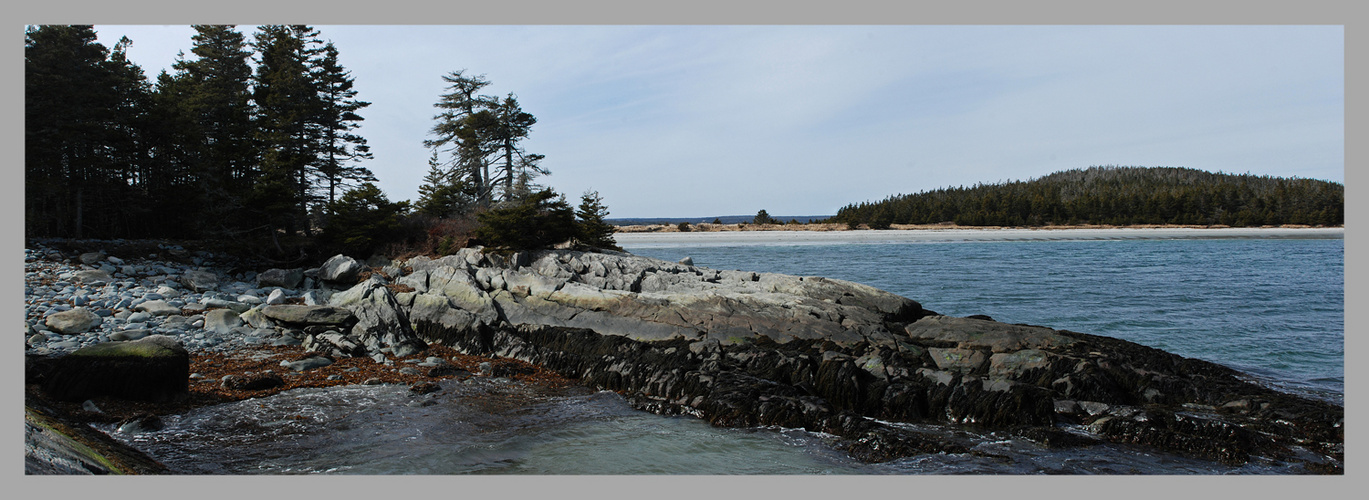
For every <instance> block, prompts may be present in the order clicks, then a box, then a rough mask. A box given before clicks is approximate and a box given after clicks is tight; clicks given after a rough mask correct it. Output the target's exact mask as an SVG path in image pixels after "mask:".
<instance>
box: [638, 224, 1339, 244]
mask: <svg viewBox="0 0 1369 500" xmlns="http://www.w3.org/2000/svg"><path fill="white" fill-rule="evenodd" d="M613 237H614V239H615V240H617V241H618V244H619V245H620V246H624V247H643V246H677V245H695V246H735V245H773V244H785V245H789V244H793V245H821V244H833V243H904V242H907V243H917V242H954V241H1073V240H1135V239H1201V238H1329V239H1340V238H1344V237H1345V228H1343V227H1327V228H1283V227H1268V228H1236V227H1229V228H1211V229H1197V228H1090V229H1021V228H1008V229H965V228H956V229H917V230H899V229H887V230H861V231H715V232H702V231H700V232H650V233H648V232H633V233H621V232H620V233H616V234H614V235H613Z"/></svg>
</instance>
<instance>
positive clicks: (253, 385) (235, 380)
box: [219, 371, 285, 391]
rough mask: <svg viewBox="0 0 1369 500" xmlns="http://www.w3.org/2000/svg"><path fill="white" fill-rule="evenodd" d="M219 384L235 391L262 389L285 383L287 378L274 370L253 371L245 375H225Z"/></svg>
mask: <svg viewBox="0 0 1369 500" xmlns="http://www.w3.org/2000/svg"><path fill="white" fill-rule="evenodd" d="M219 385H221V386H223V388H225V389H232V390H235V391H261V390H266V389H272V388H276V387H280V386H282V385H285V379H282V378H281V377H280V375H277V374H275V373H273V372H269V371H268V372H262V373H252V374H244V375H227V376H224V377H223V380H222V381H220V383H219Z"/></svg>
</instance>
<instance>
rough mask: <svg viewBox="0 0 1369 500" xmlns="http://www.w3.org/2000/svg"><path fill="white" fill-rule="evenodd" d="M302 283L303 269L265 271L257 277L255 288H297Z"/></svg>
mask: <svg viewBox="0 0 1369 500" xmlns="http://www.w3.org/2000/svg"><path fill="white" fill-rule="evenodd" d="M303 282H304V270H303V269H267V270H265V271H262V273H261V274H258V275H257V288H270V287H273V286H278V287H281V288H291V289H293V288H298V287H299V285H300V283H303Z"/></svg>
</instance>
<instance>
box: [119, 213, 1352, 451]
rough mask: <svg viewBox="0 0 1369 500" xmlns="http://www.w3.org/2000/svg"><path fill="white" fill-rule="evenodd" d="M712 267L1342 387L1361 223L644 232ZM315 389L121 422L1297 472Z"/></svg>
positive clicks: (478, 399)
mask: <svg viewBox="0 0 1369 500" xmlns="http://www.w3.org/2000/svg"><path fill="white" fill-rule="evenodd" d="M628 249H629V250H630V251H632V252H633V253H635V254H638V255H646V256H651V257H657V258H661V259H667V260H671V261H674V260H678V259H680V258H683V257H686V256H688V257H691V258H693V259H694V262H695V264H696V265H700V266H705V267H712V268H717V269H744V270H754V271H766V272H780V273H787V274H797V275H809V276H827V277H832V278H839V279H846V280H851V281H856V282H861V283H866V284H869V285H872V286H876V287H879V288H883V289H886V290H889V291H893V292H895V293H898V294H900V295H904V296H906V297H909V298H912V299H914V300H917V301H919V302H921V303H922V304H923V306H924V307H926V308H928V309H931V310H934V311H937V312H939V313H942V314H949V315H956V316H964V315H970V314H987V315H990V316H993V317H994V318H995V319H998V320H1000V321H1009V322H1015V323H1031V324H1038V325H1044V326H1050V327H1054V328H1064V329H1070V330H1075V331H1080V332H1085V333H1093V334H1101V335H1108V336H1113V337H1119V338H1124V339H1127V340H1131V341H1134V342H1138V343H1141V344H1145V345H1149V346H1153V347H1157V348H1161V349H1165V350H1168V351H1171V352H1175V353H1178V354H1181V355H1184V356H1189V357H1196V358H1201V359H1207V360H1210V361H1215V362H1218V363H1223V364H1226V365H1228V366H1232V367H1235V368H1237V369H1240V370H1243V371H1246V372H1248V373H1250V374H1251V375H1252V377H1254V378H1257V379H1258V380H1260V381H1261V382H1263V383H1268V384H1271V385H1277V386H1279V387H1282V388H1285V389H1287V390H1293V391H1298V392H1302V393H1304V394H1308V395H1311V396H1314V397H1320V398H1324V399H1328V400H1333V401H1337V402H1339V401H1340V400H1341V399H1342V398H1343V392H1344V390H1343V387H1344V375H1343V367H1344V361H1343V358H1344V348H1343V338H1344V334H1343V332H1344V326H1343V325H1344V299H1343V281H1344V278H1343V276H1344V271H1343V263H1344V257H1343V241H1342V240H1339V239H1331V240H1327V239H1318V240H1297V239H1242V240H1193V239H1186V240H1125V241H1039V242H1038V241H1031V242H954V243H951V242H944V243H930V242H928V243H895V244H891V243H863V244H821V245H819V244H795V245H743V246H736V245H732V246H728V245H714V246H697V245H696V246H678V245H666V244H652V245H640V246H636V247H634V246H631V245H628ZM442 387H443V390H442V391H440V392H438V393H435V394H433V395H428V396H413V395H411V394H409V393H408V391H407V388H405V387H402V386H356V387H341V388H331V389H305V390H296V391H290V392H286V393H282V394H279V395H276V396H272V397H269V398H262V399H259V400H248V401H242V402H237V403H231V404H226V405H220V406H216V407H210V408H202V409H199V410H196V411H193V412H190V413H187V414H185V415H177V416H171V417H169V418H167V419H166V423H167V426H166V428H165V429H163V430H161V431H157V432H151V433H143V434H124V433H121V432H118V431H116V430H114V429H112V428H110V429H106V430H107V431H109V432H110V433H111V434H112V435H114V436H116V437H119V438H121V439H124V440H125V441H127V442H130V443H132V444H134V445H135V446H137V447H139V448H141V449H143V450H145V451H147V452H148V453H149V454H151V455H152V456H154V457H155V458H157V459H159V460H161V461H163V462H164V463H166V464H167V465H169V466H171V467H173V469H176V470H179V471H182V472H189V473H198V474H1137V473H1141V474H1232V473H1234V474H1280V473H1288V472H1290V471H1291V469H1289V466H1287V465H1284V464H1277V463H1271V462H1269V461H1266V460H1262V459H1257V460H1254V461H1252V462H1251V463H1249V464H1247V465H1244V466H1241V467H1229V466H1223V465H1220V464H1216V463H1212V462H1206V461H1201V460H1192V459H1186V458H1183V457H1177V456H1171V455H1166V454H1162V453H1156V452H1154V451H1152V450H1147V449H1140V448H1133V447H1128V446H1121V445H1100V446H1093V447H1088V448H1081V449H1074V450H1047V449H1044V448H1042V447H1040V446H1037V445H1035V444H1033V443H1030V442H1026V441H1022V440H1018V439H1013V438H1011V437H1009V436H1004V435H997V434H995V433H989V432H983V431H981V430H976V429H973V428H966V427H950V426H927V425H910V426H908V427H909V428H910V429H911V430H914V431H919V432H930V433H936V434H939V435H942V436H946V437H950V438H952V439H954V440H957V441H959V442H961V443H962V444H965V445H966V446H969V447H971V448H972V449H975V450H977V451H982V452H987V453H988V454H991V455H997V456H1007V457H1009V459H1008V460H1003V459H997V458H985V457H984V456H976V455H973V454H965V455H948V454H934V455H923V456H916V457H908V458H905V459H901V460H896V461H892V462H888V463H883V464H862V463H859V462H856V461H854V460H851V459H850V458H849V457H847V456H846V455H845V454H844V453H842V452H841V451H839V450H836V449H834V448H833V447H832V438H831V436H826V435H822V434H815V433H810V432H806V431H802V430H795V429H780V428H755V429H720V428H714V427H711V426H709V425H707V424H705V423H704V422H702V421H699V420H697V419H694V418H692V417H662V416H658V415H652V414H648V413H644V412H639V411H635V410H632V409H631V408H630V407H629V406H628V405H627V403H626V402H625V401H623V400H622V398H621V397H619V396H618V395H616V394H613V393H608V392H593V391H590V390H588V389H583V388H581V389H573V390H569V391H565V392H558V393H552V394H549V393H546V392H543V391H538V390H536V389H534V388H529V387H524V386H521V385H519V384H518V383H516V382H511V381H507V380H502V379H494V380H490V379H472V380H470V381H468V382H465V383H461V382H456V381H452V380H449V381H444V382H443V383H442Z"/></svg>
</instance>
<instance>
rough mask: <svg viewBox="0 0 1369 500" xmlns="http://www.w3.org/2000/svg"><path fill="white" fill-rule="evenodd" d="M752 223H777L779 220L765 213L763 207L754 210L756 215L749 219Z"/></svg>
mask: <svg viewBox="0 0 1369 500" xmlns="http://www.w3.org/2000/svg"><path fill="white" fill-rule="evenodd" d="M751 223H752V224H779V223H780V221H778V220H776V219H775V218H774V217H771V216H770V214H768V213H766V211H765V209H761V211H759V212H756V217H755V218H753V219H752V220H751Z"/></svg>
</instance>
